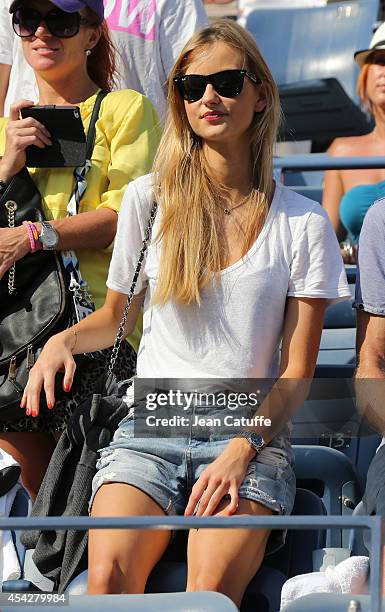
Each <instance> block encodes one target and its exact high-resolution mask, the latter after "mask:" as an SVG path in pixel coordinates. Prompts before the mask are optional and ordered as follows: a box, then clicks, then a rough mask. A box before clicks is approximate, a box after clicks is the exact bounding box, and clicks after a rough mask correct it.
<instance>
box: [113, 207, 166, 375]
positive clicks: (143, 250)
mask: <svg viewBox="0 0 385 612" xmlns="http://www.w3.org/2000/svg"><path fill="white" fill-rule="evenodd" d="M157 210H158V205H157V203H156V202H154V204H153V206H152V209H151V213H150V219H149V222H148V226H147V229H146V232H145V235H144V238H143V240H142V248H141V249H140V254H139V258H138V263H137V264H136V268H135V272H134V277H133V279H132V283H131V287H130V291H129V292H128V295H127V302H126V305H125V307H124V312H123V316H122V320H121V321H120V325H119V329H118V333H117V335H116V338H115V342H114V347H113V349H112V352H111V358H110V363H109V366H108V373H109V374H112V373H113V371H114V368H115V363H116V360H117V357H118V353H119V349H120V345H121V344H122V340H123V337H124V328H125V326H126V322H127V317H128V311H129V310H130V306H131V302H132V299H133V297H134V291H135V287H136V283H137V281H138V277H139V274H140V270H141V267H142V263H143V260H144V256H145V254H146V251H147V249H148V243H149V242H150V238H151V233H152V226H153V225H154V221H155V217H156V211H157Z"/></svg>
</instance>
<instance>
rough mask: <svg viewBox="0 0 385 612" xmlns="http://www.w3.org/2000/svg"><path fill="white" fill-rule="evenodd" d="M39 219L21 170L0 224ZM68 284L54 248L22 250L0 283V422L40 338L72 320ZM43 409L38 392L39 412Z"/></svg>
mask: <svg viewBox="0 0 385 612" xmlns="http://www.w3.org/2000/svg"><path fill="white" fill-rule="evenodd" d="M106 94H107V92H104V91H103V92H99V94H98V96H97V99H96V102H95V105H94V110H93V114H92V118H91V122H90V127H89V130H88V135H87V160H89V159H90V158H91V154H92V150H93V145H94V140H95V124H96V120H97V118H98V115H99V109H100V104H101V102H102V99H103V98H104V96H105V95H106ZM75 190H76V188H75ZM77 202H78V198H77ZM44 219H45V217H44V213H43V208H42V201H41V194H40V192H39V190H38V189H37V187H36V185H35V183H34V182H33V180H32V178H31V177H30V174H29V172H28V170H27V169H26V168H23V169H22V170H21V172H19V173H18V174H17V175H15V176H14V177H13V178H12V180H11V182H10V184H9V185H8V187H7V189H6V190H5V192H4V193H3V194H2V195H1V198H0V227H2V228H5V227H10V228H12V227H17V226H19V225H21V224H22V223H23V221H26V220H29V221H32V222H34V221H36V222H39V221H43V220H44ZM69 283H70V279H69V277H68V273H67V271H66V269H65V267H64V264H63V261H62V258H61V256H60V254H59V253H57V252H56V251H38V252H36V253H28V254H27V255H26V256H25V257H23V258H22V259H20V260H19V261H17V262H16V263H15V264H14V265H13V266H12V267H11V268H10V269H9V270H8V272H6V274H5V275H4V276H3V278H2V279H1V281H0V423H6V422H12V421H16V420H18V419H20V418H21V417H22V416H23V413H22V412H21V410H20V401H21V398H22V395H23V392H24V387H25V385H26V383H27V380H28V373H29V370H30V369H31V368H32V366H33V364H34V362H35V360H36V358H37V357H38V355H39V354H40V352H41V350H42V347H43V346H44V344H45V343H46V341H47V340H48V339H49V338H50V337H51V336H52V335H54V334H56V333H58V332H60V331H62V330H64V329H66V328H67V327H69V326H71V325H73V324H74V323H75V322H76V312H75V308H74V296H73V292H70V290H69ZM85 359H90V357H88V358H87V357H86V356H79V357H78V359H77V360H78V361H79V364H80V365H81V362H82V361H83V360H85ZM78 369H81V368H78ZM75 380H76V379H75ZM62 393H63V391H62V388H61V385H60V377H57V384H56V389H55V396H56V397H57V398H59V397H60V395H61V394H62ZM46 410H48V408H47V405H46V402H45V395H44V397H42V398H41V413H44V411H46Z"/></svg>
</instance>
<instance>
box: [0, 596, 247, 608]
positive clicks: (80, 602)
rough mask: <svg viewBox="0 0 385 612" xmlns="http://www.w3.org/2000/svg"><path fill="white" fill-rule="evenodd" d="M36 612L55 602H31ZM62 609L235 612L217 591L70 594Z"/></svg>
mask: <svg viewBox="0 0 385 612" xmlns="http://www.w3.org/2000/svg"><path fill="white" fill-rule="evenodd" d="M30 609H33V610H35V611H36V612H45V611H47V610H52V611H53V610H55V611H57V609H58V605H57V604H56V605H55V606H50V605H47V604H46V605H44V606H39V605H33V607H32V606H31V608H30ZM65 609H66V610H70V611H72V610H74V611H75V610H76V612H77V611H78V610H79V611H84V612H105V611H106V610H108V609H112V610H114V612H127V611H128V610H129V611H130V612H157V611H158V610H165V611H166V612H237V610H238V608H237V607H236V606H235V605H234V603H233V602H232V601H231V600H230V599H229V598H228V597H225V596H224V595H221V594H220V593H168V594H167V595H165V594H160V595H92V596H88V595H78V596H76V595H72V596H71V595H70V597H69V605H68V606H65ZM14 610H15V605H14V604H13V605H9V606H7V605H2V606H1V611H2V612H14Z"/></svg>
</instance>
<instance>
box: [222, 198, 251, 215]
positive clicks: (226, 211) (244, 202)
mask: <svg viewBox="0 0 385 612" xmlns="http://www.w3.org/2000/svg"><path fill="white" fill-rule="evenodd" d="M249 198H250V196H247V197H246V198H244V199H243V200H242V202H240V203H239V204H236V205H235V206H232V207H231V208H229V207H228V206H226V207H225V208H222V206H221V205H220V204H218V206H219V207H220V208H222V210H223V212H224V213H225V215H231V213H232V212H233V210H235V209H236V208H240V207H241V206H243V205H244V204H246V203H247V202H248V201H249Z"/></svg>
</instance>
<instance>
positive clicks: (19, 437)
mask: <svg viewBox="0 0 385 612" xmlns="http://www.w3.org/2000/svg"><path fill="white" fill-rule="evenodd" d="M55 446H56V442H55V440H54V438H53V437H52V435H51V434H49V433H38V432H20V433H18V432H15V433H0V449H2V450H4V451H5V452H6V453H8V454H9V455H12V457H13V458H14V459H15V460H16V461H17V462H18V463H19V465H20V467H21V479H22V482H23V485H24V487H25V488H26V489H27V491H28V493H29V494H30V496H31V498H32V500H33V501H35V499H36V496H37V494H38V491H39V489H40V485H41V483H42V480H43V478H44V475H45V473H46V470H47V467H48V464H49V461H50V459H51V456H52V453H53V451H54V448H55Z"/></svg>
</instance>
